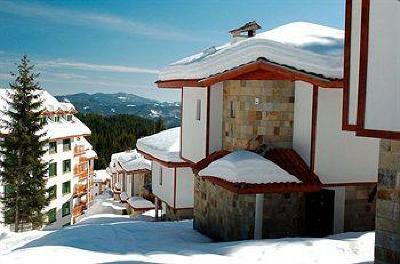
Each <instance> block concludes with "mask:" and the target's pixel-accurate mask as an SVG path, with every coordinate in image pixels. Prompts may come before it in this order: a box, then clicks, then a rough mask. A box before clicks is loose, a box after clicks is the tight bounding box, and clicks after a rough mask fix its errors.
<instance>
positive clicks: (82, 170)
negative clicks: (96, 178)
mask: <svg viewBox="0 0 400 264" xmlns="http://www.w3.org/2000/svg"><path fill="white" fill-rule="evenodd" d="M74 176H75V177H79V179H80V180H84V179H87V178H88V176H89V172H88V170H87V166H86V164H77V165H75V167H74Z"/></svg>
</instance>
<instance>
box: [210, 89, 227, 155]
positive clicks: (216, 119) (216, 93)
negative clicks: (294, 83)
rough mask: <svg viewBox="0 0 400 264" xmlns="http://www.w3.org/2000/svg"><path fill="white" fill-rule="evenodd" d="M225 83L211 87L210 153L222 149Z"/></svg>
mask: <svg viewBox="0 0 400 264" xmlns="http://www.w3.org/2000/svg"><path fill="white" fill-rule="evenodd" d="M223 98H224V87H223V83H222V82H220V83H217V84H214V85H213V86H211V87H210V137H209V153H210V154H211V153H213V152H215V151H219V150H221V149H222V133H223V132H222V117H223V100H224V99H223Z"/></svg>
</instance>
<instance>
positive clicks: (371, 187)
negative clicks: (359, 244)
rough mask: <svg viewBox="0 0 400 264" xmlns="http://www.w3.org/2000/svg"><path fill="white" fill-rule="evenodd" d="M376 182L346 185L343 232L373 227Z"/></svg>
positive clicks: (371, 228)
mask: <svg viewBox="0 0 400 264" xmlns="http://www.w3.org/2000/svg"><path fill="white" fill-rule="evenodd" d="M375 187H376V184H368V185H358V186H346V187H345V207H344V232H362V231H370V230H374V229H375V209H376V198H375Z"/></svg>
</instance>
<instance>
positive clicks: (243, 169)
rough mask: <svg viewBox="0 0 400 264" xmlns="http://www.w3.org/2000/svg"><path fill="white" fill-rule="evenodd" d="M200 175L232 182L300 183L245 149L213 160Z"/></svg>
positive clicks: (270, 162) (272, 163)
mask: <svg viewBox="0 0 400 264" xmlns="http://www.w3.org/2000/svg"><path fill="white" fill-rule="evenodd" d="M198 174H199V176H208V177H215V178H220V179H223V180H225V181H228V182H231V183H249V184H268V183H300V182H301V181H300V180H299V179H297V178H296V177H295V176H293V175H290V174H289V173H288V172H286V171H285V170H284V169H282V168H281V167H279V166H278V165H276V164H275V163H274V162H272V161H270V160H267V159H265V158H264V157H262V156H260V155H258V154H256V153H253V152H250V151H245V150H238V151H234V152H232V153H230V154H228V155H226V156H224V157H222V158H220V159H218V160H215V161H213V162H211V163H210V164H209V165H208V166H207V167H206V168H204V169H202V170H201V171H199V173H198Z"/></svg>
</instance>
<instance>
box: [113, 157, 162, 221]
mask: <svg viewBox="0 0 400 264" xmlns="http://www.w3.org/2000/svg"><path fill="white" fill-rule="evenodd" d="M107 171H108V172H109V173H110V174H111V186H112V191H113V195H114V199H115V200H119V201H121V202H122V203H123V204H124V205H125V207H126V209H127V211H128V212H132V213H134V214H137V213H139V212H142V211H144V210H145V209H153V208H154V204H153V203H152V202H151V200H152V199H153V197H152V193H151V161H150V160H148V159H146V158H144V157H143V155H142V154H140V153H138V152H137V151H136V150H128V151H123V152H118V153H114V154H112V155H111V161H110V165H109V167H108V168H107ZM145 198H146V199H148V200H146V199H145ZM143 205H144V206H145V207H143Z"/></svg>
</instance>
